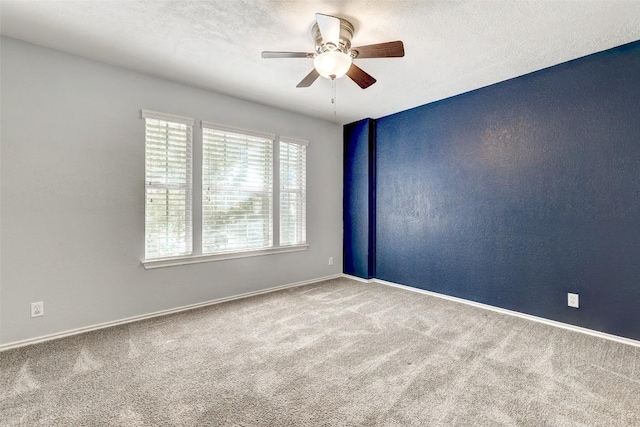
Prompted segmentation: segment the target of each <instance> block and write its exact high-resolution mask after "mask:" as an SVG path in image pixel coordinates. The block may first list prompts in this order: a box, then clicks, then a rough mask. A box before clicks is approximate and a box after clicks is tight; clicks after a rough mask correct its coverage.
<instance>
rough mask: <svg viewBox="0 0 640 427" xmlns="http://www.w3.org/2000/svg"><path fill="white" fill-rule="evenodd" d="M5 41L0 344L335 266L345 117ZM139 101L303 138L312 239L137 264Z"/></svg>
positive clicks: (140, 242) (140, 228)
mask: <svg viewBox="0 0 640 427" xmlns="http://www.w3.org/2000/svg"><path fill="white" fill-rule="evenodd" d="M1 43H2V49H1V60H2V61H1V64H2V66H1V67H2V68H1V74H0V76H1V77H0V78H1V88H2V98H1V102H2V104H1V123H0V124H1V144H2V145H1V147H2V150H1V180H0V183H1V217H0V226H1V239H0V244H1V247H0V251H1V252H0V253H1V259H0V262H1V264H0V266H1V270H0V344H7V343H10V342H15V341H19V340H24V339H28V338H34V337H39V336H43V335H47V334H52V333H56V332H62V331H66V330H70V329H74V328H80V327H85V326H90V325H95V324H99V323H102V322H108V321H114V320H119V319H123V318H127V317H131V316H136V315H142V314H146V313H152V312H155V311H159V310H164V309H170V308H174V307H180V306H183V305H187V304H193V303H197V302H202V301H208V300H212V299H217V298H222V297H227V296H232V295H238V294H241V293H245V292H251V291H256V290H260V289H266V288H270V287H274V286H278V285H285V284H289V283H295V282H299V281H304V280H308V279H314V278H320V277H325V276H328V275H332V274H338V273H340V272H341V271H342V263H341V259H342V128H341V127H340V126H338V125H336V124H332V123H329V122H325V121H321V120H316V119H313V118H309V117H306V116H302V115H298V114H295V113H291V112H287V111H283V110H279V109H276V108H272V107H267V106H264V105H259V104H256V103H252V102H248V101H243V100H239V99H236V98H232V97H228V96H223V95H220V94H216V93H212V92H208V91H205V90H202V89H197V88H193V87H190V86H186V85H182V84H178V83H174V82H170V81H167V80H162V79H158V78H154V77H150V76H147V75H143V74H139V73H136V72H132V71H129V70H124V69H121V68H117V67H113V66H109V65H106V64H103V63H99V62H95V61H91V60H87V59H83V58H80V57H77V56H73V55H69V54H65V53H62V52H59V51H55V50H51V49H47V48H43V47H39V46H35V45H31V44H28V43H24V42H20V41H17V40H14V39H10V38H5V37H3V38H2V40H1ZM141 108H145V109H150V110H155V111H160V112H166V113H171V114H176V115H181V116H188V117H194V118H195V119H196V120H198V121H199V120H201V119H204V120H210V121H214V122H218V123H222V124H226V125H230V126H238V127H243V128H249V129H256V130H261V131H266V132H272V133H277V134H283V135H287V136H292V137H298V138H304V139H308V140H309V142H310V146H309V150H308V166H307V168H308V171H307V191H308V206H307V218H308V220H307V221H308V223H307V227H308V229H307V239H308V242H309V244H310V249H309V250H307V251H303V252H295V253H285V254H277V255H268V256H261V257H253V258H245V259H237V260H228V261H218V262H208V263H202V264H192V265H184V266H175V267H167V268H159V269H155V270H145V269H144V268H143V266H142V265H141V264H140V260H141V259H142V257H143V255H144V122H143V120H142V119H140V109H141ZM200 135H201V133H200V128H199V125H197V126H195V127H194V141H195V143H196V144H197V142H198V140H199V138H200ZM330 256H333V258H334V260H335V263H334V265H333V266H329V265H328V257H330ZM35 301H44V305H45V315H44V316H43V317H39V318H34V319H31V318H30V317H29V307H30V303H31V302H35Z"/></svg>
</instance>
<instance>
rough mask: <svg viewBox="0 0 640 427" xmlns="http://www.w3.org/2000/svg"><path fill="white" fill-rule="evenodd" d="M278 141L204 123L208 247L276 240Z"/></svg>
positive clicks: (248, 246) (204, 211) (204, 242)
mask: <svg viewBox="0 0 640 427" xmlns="http://www.w3.org/2000/svg"><path fill="white" fill-rule="evenodd" d="M272 171H273V141H272V140H271V139H268V138H263V137H257V136H252V135H245V134H242V133H239V132H238V133H237V132H230V131H226V130H218V129H213V128H203V164H202V252H203V253H205V254H211V253H219V252H229V251H239V250H250V249H259V248H266V247H271V246H272V245H273V228H272V224H273V214H272V210H273V184H272V183H273V172H272Z"/></svg>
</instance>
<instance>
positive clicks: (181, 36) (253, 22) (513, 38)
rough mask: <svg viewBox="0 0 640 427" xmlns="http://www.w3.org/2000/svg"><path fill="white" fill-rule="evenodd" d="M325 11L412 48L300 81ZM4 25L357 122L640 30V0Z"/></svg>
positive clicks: (194, 81)
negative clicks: (276, 54)
mask: <svg viewBox="0 0 640 427" xmlns="http://www.w3.org/2000/svg"><path fill="white" fill-rule="evenodd" d="M316 12H320V13H325V14H330V15H335V16H339V17H342V18H346V19H348V20H349V21H351V22H352V23H353V24H354V26H355V28H356V32H355V35H354V37H353V44H354V46H359V45H367V44H372V43H379V42H384V41H392V40H403V41H404V44H405V51H406V56H405V57H404V58H388V59H360V60H356V64H357V65H359V66H360V67H361V68H363V69H364V70H365V71H367V72H369V73H370V74H371V75H373V76H374V77H375V78H377V80H378V82H377V83H376V84H375V85H373V86H371V87H370V88H368V89H366V90H362V89H360V88H359V87H358V86H356V84H355V83H353V82H352V81H350V80H348V79H347V78H342V79H339V80H337V81H336V94H337V103H336V116H335V117H334V106H333V105H332V104H331V91H332V89H331V82H330V81H329V80H326V79H322V78H321V79H318V81H316V83H315V84H314V85H313V86H311V87H310V88H305V89H297V88H296V87H295V86H296V84H297V83H298V82H299V81H300V80H301V79H302V78H303V77H304V76H305V75H306V74H307V73H308V72H309V71H310V70H311V69H312V60H310V59H270V60H266V59H262V58H261V57H260V52H261V51H263V50H293V51H309V52H310V51H312V49H313V41H312V39H311V35H310V29H311V25H312V24H313V22H314V14H315V13H316ZM0 17H1V32H2V34H4V35H7V36H10V37H14V38H17V39H21V40H25V41H28V42H32V43H36V44H40V45H43V46H48V47H53V48H56V49H60V50H63V51H67V52H71V53H74V54H77V55H81V56H85V57H89V58H93V59H97V60H100V61H104V62H107V63H111V64H115V65H119V66H123V67H126V68H130V69H133V70H138V71H142V72H145V73H148V74H153V75H156V76H161V77H165V78H168V79H171V80H175V81H179V82H184V83H188V84H191V85H195V86H199V87H202V88H206V89H211V90H214V91H217V92H221V93H226V94H229V95H233V96H236V97H239V98H244V99H249V100H253V101H257V102H260V103H263V104H268V105H274V106H277V107H280V108H284V109H288V110H292V111H297V112H301V113H303V114H307V115H311V116H315V117H319V118H323V119H326V120H331V121H335V122H338V123H348V122H351V121H355V120H358V119H361V118H364V117H372V118H378V117H382V116H385V115H388V114H392V113H395V112H398V111H402V110H405V109H408V108H411V107H415V106H418V105H422V104H426V103H428V102H432V101H436V100H439V99H443V98H446V97H450V96H453V95H457V94H459V93H462V92H467V91H469V90H473V89H477V88H479V87H482V86H487V85H490V84H492V83H496V82H499V81H502V80H506V79H509V78H512V77H516V76H519V75H522V74H526V73H528V72H531V71H535V70H539V69H541V68H545V67H548V66H551V65H555V64H558V63H561V62H565V61H568V60H571V59H574V58H578V57H581V56H584V55H587V54H590V53H594V52H598V51H601V50H605V49H608V48H611V47H614V46H618V45H621V44H624V43H628V42H631V41H635V40H638V39H640V1H533V2H526V1H494V2H489V1H468V0H465V1H403V0H398V1H375V0H369V1H326V0H325V1H289V0H270V1H269V0H261V1H260V0H255V1H252V0H215V1H160V0H154V1H135V0H128V1H109V0H106V1H55V0H53V1H11V0H1V1H0Z"/></svg>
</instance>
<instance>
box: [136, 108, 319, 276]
mask: <svg viewBox="0 0 640 427" xmlns="http://www.w3.org/2000/svg"><path fill="white" fill-rule="evenodd" d="M145 112H146V113H147V114H149V113H152V114H157V115H159V116H163V117H167V118H180V119H183V120H184V119H186V120H194V119H190V118H186V117H181V116H174V115H171V114H164V113H155V112H151V111H149V110H141V115H142V114H145ZM143 118H144V116H143ZM161 120H165V119H161ZM194 123H195V120H194ZM205 127H213V128H215V129H218V130H225V131H228V132H235V133H245V134H247V135H253V136H256V135H259V136H261V137H264V136H265V135H268V136H269V138H272V147H271V149H272V156H271V157H272V173H271V177H272V178H271V179H272V182H271V186H272V203H271V234H272V239H271V240H272V245H271V246H270V247H266V248H265V247H263V248H258V249H240V250H234V251H227V252H216V253H202V250H203V221H204V218H203V216H202V210H203V206H204V203H203V197H204V170H203V164H204V161H205V159H204V130H203V128H205ZM199 128H200V129H199V132H196V129H195V126H193V127H192V129H191V131H192V132H191V138H192V140H191V149H192V150H191V155H192V165H191V166H192V167H191V174H192V177H191V189H192V197H191V215H192V224H191V234H192V235H191V244H192V253H191V254H190V255H181V256H171V257H165V258H152V259H142V260H141V263H142V265H143V266H144V268H145V269H154V268H161V267H170V266H177V265H186V264H196V263H203V262H212V261H223V260H231V259H238V258H248V257H255V256H264V255H272V254H278V253H288V252H298V251H306V250H307V249H308V248H309V247H310V245H309V243H308V240H307V239H305V242H303V243H296V244H288V245H281V244H280V186H281V184H280V143H281V142H283V141H284V142H295V143H299V144H304V145H305V146H306V147H307V148H308V145H309V143H308V141H306V140H302V139H298V138H291V137H285V136H281V135H278V134H271V133H266V132H259V131H253V130H248V129H243V128H237V127H231V126H227V125H220V124H217V123H214V122H209V121H205V120H202V121H200V126H199ZM145 147H146V145H145ZM307 151H308V150H307ZM305 156H306V153H305ZM305 158H306V157H305ZM145 162H146V159H145ZM306 164H308V162H306ZM305 175H306V167H305ZM145 179H146V172H145ZM145 184H146V181H145ZM304 191H305V194H307V193H308V191H307V186H306V179H305V188H304ZM198 193H199V194H198ZM145 194H146V190H145ZM145 197H146V196H145ZM145 203H146V202H145ZM195 213H199V215H195ZM304 222H305V224H304V226H305V229H306V230H307V231H308V228H307V227H306V224H307V215H306V199H305V218H304ZM145 230H146V215H145ZM145 239H146V232H145ZM145 248H146V243H145ZM145 255H146V254H145Z"/></svg>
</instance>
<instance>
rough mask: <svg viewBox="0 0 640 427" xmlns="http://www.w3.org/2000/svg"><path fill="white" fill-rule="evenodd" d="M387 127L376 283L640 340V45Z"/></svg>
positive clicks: (378, 170)
mask: <svg viewBox="0 0 640 427" xmlns="http://www.w3.org/2000/svg"><path fill="white" fill-rule="evenodd" d="M376 127H377V129H376V132H375V150H374V153H373V154H374V155H375V165H374V166H373V169H374V173H375V176H376V186H375V191H374V194H373V196H374V197H375V200H376V202H375V206H376V209H375V221H376V226H375V230H374V231H373V232H372V234H373V235H374V236H373V238H374V239H375V242H376V244H375V249H374V250H375V260H374V261H375V262H374V271H375V277H377V278H380V279H383V280H388V281H392V282H397V283H401V284H405V285H410V286H415V287H418V288H422V289H428V290H432V291H435V292H440V293H444V294H448V295H453V296H457V297H461V298H465V299H468V300H473V301H478V302H482V303H486V304H490V305H494V306H498V307H503V308H507V309H510V310H515V311H520V312H524V313H528V314H533V315H536V316H541V317H545V318H549V319H553V320H558V321H561V322H566V323H571V324H575V325H579V326H583V327H586V328H590V329H595V330H599V331H603V332H608V333H612V334H616V335H620V336H625V337H629V338H633V339H640V42H635V43H631V44H628V45H624V46H621V47H618V48H615V49H611V50H608V51H605V52H601V53H598V54H594V55H590V56H587V57H584V58H580V59H577V60H575V61H571V62H568V63H565V64H561V65H558V66H555V67H551V68H547V69H544V70H541V71H538V72H535V73H532V74H528V75H525V76H522V77H518V78H515V79H512V80H508V81H506V82H502V83H499V84H495V85H492V86H489V87H486V88H482V89H479V90H476V91H473V92H469V93H466V94H463V95H459V96H456V97H453V98H449V99H446V100H443V101H439V102H436V103H432V104H427V105H424V106H422V107H418V108H414V109H412V110H408V111H404V112H401V113H398V114H394V115H392V116H388V117H384V118H382V119H379V120H377V121H376ZM359 137H362V136H361V135H360V136H359V135H358V133H357V132H352V133H351V134H347V133H345V147H347V146H349V144H352V143H353V141H354V140H355V139H357V138H359ZM352 154H355V152H354V153H351V152H349V151H348V150H346V151H345V178H346V177H347V176H348V174H358V173H360V172H359V171H357V170H356V169H352V170H350V169H349V160H348V159H347V157H350V156H351V157H352ZM355 190H356V189H355V186H350V184H348V183H347V181H346V179H345V200H347V198H348V197H349V194H350V193H351V192H352V191H355ZM353 208H354V207H353V206H350V205H347V204H346V203H345V211H347V210H351V209H353ZM356 209H358V208H356ZM359 217H360V216H359V214H355V210H354V211H350V212H345V230H348V229H350V228H353V227H352V225H353V224H354V222H353V221H356V222H357V221H358V218H359ZM349 221H352V222H351V223H350V222H349ZM345 236H346V231H345ZM350 244H351V242H350V241H349V240H347V239H345V254H347V253H348V246H349V245H350ZM345 256H346V255H345ZM346 265H347V260H346V259H345V266H346ZM345 271H346V270H345ZM347 272H348V271H347ZM567 292H575V293H579V294H580V303H581V304H580V309H578V310H576V309H571V308H568V307H567Z"/></svg>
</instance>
